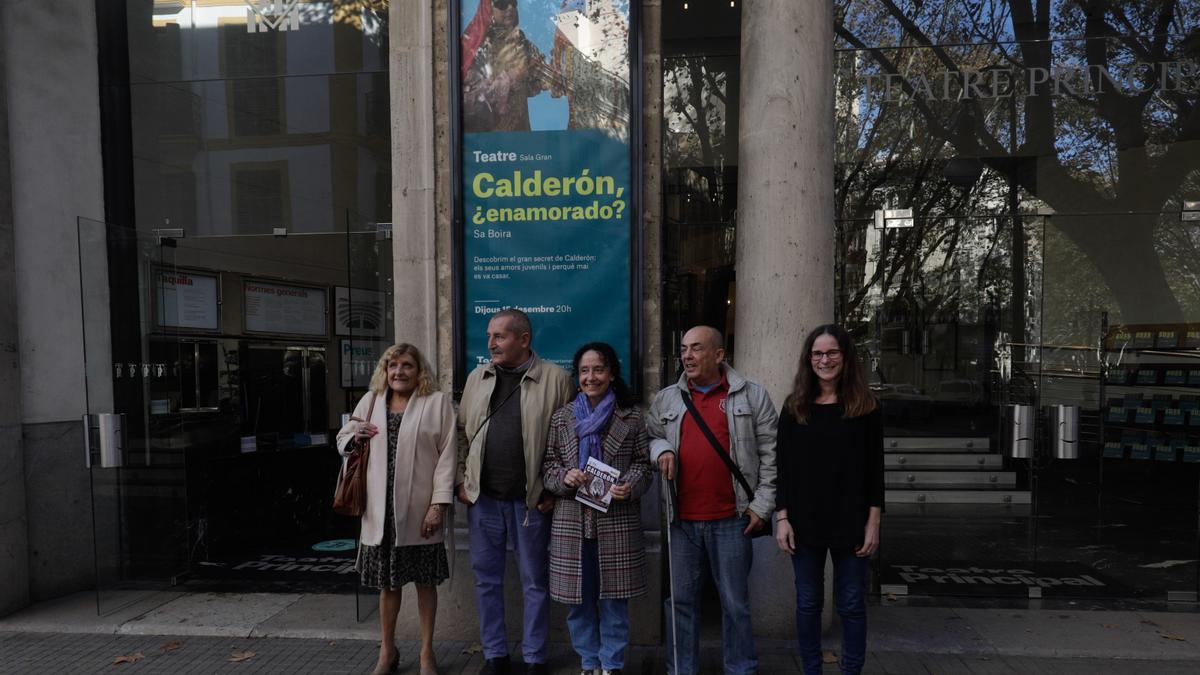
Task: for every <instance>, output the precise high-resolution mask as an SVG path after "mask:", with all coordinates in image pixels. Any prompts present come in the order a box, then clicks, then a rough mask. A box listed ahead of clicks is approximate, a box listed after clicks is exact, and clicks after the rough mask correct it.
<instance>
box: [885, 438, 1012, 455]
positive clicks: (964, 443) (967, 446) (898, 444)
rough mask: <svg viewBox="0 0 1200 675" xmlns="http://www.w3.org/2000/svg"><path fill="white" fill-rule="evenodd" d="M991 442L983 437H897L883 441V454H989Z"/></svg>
mask: <svg viewBox="0 0 1200 675" xmlns="http://www.w3.org/2000/svg"><path fill="white" fill-rule="evenodd" d="M991 449H992V442H991V439H989V438H987V437H986V436H983V437H956V438H950V437H945V438H943V437H916V436H913V437H899V436H893V437H889V438H884V439H883V451H884V452H943V453H944V452H991Z"/></svg>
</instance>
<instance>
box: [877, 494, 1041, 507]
mask: <svg viewBox="0 0 1200 675" xmlns="http://www.w3.org/2000/svg"><path fill="white" fill-rule="evenodd" d="M886 501H887V503H888V504H1001V505H1028V504H1031V503H1032V501H1033V500H1032V498H1031V495H1030V494H1029V492H1027V491H1025V490H888V492H887V497H886Z"/></svg>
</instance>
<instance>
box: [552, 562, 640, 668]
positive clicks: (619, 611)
mask: <svg viewBox="0 0 1200 675" xmlns="http://www.w3.org/2000/svg"><path fill="white" fill-rule="evenodd" d="M582 554H583V556H582V558H583V559H582V562H583V570H582V571H583V602H582V603H580V604H578V605H570V608H571V609H569V610H568V611H567V628H568V629H569V630H570V631H571V645H572V646H573V647H575V653H577V654H579V658H580V661H581V662H582V665H583V669H584V670H595V669H596V668H604V669H605V670H613V669H616V668H624V667H625V647H626V646H627V645H628V644H629V601H628V600H625V599H621V600H601V599H600V555H599V552H598V550H597V545H596V540H595V539H584V540H583V550H582Z"/></svg>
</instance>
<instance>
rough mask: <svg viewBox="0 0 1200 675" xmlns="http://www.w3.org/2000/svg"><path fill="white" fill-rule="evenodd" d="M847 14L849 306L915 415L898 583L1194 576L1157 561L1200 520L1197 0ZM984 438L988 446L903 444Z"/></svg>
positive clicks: (1131, 581)
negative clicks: (1021, 575) (984, 563)
mask: <svg viewBox="0 0 1200 675" xmlns="http://www.w3.org/2000/svg"><path fill="white" fill-rule="evenodd" d="M836 13H837V20H836V26H835V32H836V41H837V51H836V54H835V68H836V80H835V87H836V93H837V102H836V134H837V145H836V148H837V150H836V165H835V166H836V200H837V201H836V210H837V228H838V242H839V252H838V255H839V258H838V264H837V279H836V285H837V293H838V312H839V319H840V320H841V321H843V322H845V323H846V324H847V325H848V327H850V329H851V330H852V331H853V333H854V334H855V336H856V337H857V338H858V339H859V340H860V341H861V342H862V344H863V345H864V347H865V348H866V349H865V351H866V352H867V353H868V355H869V356H868V358H870V359H871V363H870V367H871V368H870V370H871V372H872V386H873V388H875V390H876V391H877V393H878V394H879V396H880V398H881V399H882V400H883V401H884V410H885V413H886V417H887V420H888V429H887V433H888V436H889V438H891V439H903V438H905V437H907V440H906V441H901V442H898V443H896V448H897V449H896V450H894V451H893V450H890V451H889V457H888V461H889V467H888V468H889V517H888V521H889V527H888V528H887V531H885V533H884V547H883V551H884V560H883V565H882V568H883V570H882V572H881V576H882V578H883V581H884V582H887V581H888V580H889V574H890V572H889V568H894V566H895V565H898V564H902V563H904V562H905V561H909V562H911V561H914V560H916V561H919V562H922V563H926V564H935V563H944V564H951V563H952V564H953V565H954V566H959V567H961V566H963V564H965V563H973V562H974V561H977V560H989V559H990V560H993V561H997V560H1000V561H1012V562H1021V563H1022V564H1026V565H1042V566H1045V565H1050V566H1051V567H1050V568H1046V569H1058V570H1060V571H1063V573H1064V574H1067V573H1068V572H1069V573H1071V574H1083V573H1088V574H1090V575H1091V576H1090V577H1089V578H1093V579H1100V581H1101V583H1100V584H1099V585H1096V586H1093V589H1092V590H1091V591H1089V593H1090V594H1092V595H1095V596H1104V595H1109V596H1130V595H1133V596H1138V597H1145V598H1153V599H1163V598H1164V597H1165V595H1166V593H1168V592H1170V591H1192V592H1194V591H1195V590H1197V566H1196V564H1195V563H1194V562H1190V563H1189V562H1182V563H1179V564H1166V565H1164V564H1162V562H1163V561H1164V560H1176V561H1187V560H1191V559H1194V558H1195V551H1196V550H1197V541H1198V533H1197V522H1196V512H1197V495H1198V487H1200V472H1198V471H1197V464H1196V463H1195V462H1194V461H1191V460H1189V457H1190V455H1188V451H1187V448H1189V447H1192V446H1193V445H1200V441H1197V438H1198V437H1197V429H1200V427H1195V428H1192V427H1190V426H1188V423H1187V422H1188V420H1189V419H1190V417H1189V413H1190V410H1189V409H1190V407H1191V406H1192V404H1193V402H1192V400H1191V397H1192V396H1193V392H1192V391H1191V390H1190V389H1189V388H1188V387H1189V386H1190V385H1188V384H1187V378H1188V376H1189V373H1190V370H1191V366H1190V364H1191V360H1192V358H1193V357H1194V356H1195V354H1196V353H1197V352H1196V351H1195V347H1197V346H1200V337H1197V338H1196V345H1194V346H1193V345H1190V344H1189V343H1188V342H1187V340H1188V338H1187V335H1189V334H1190V332H1191V331H1193V330H1194V329H1195V328H1196V327H1197V326H1198V325H1200V324H1198V322H1200V318H1197V301H1198V299H1200V298H1198V296H1200V286H1197V284H1196V283H1195V279H1196V278H1197V269H1196V265H1197V264H1198V263H1197V261H1200V256H1197V255H1196V252H1197V251H1196V245H1197V240H1198V238H1200V220H1192V218H1197V219H1200V216H1190V215H1188V214H1189V213H1191V212H1192V210H1193V209H1197V210H1200V204H1190V202H1195V201H1197V200H1200V145H1198V143H1200V138H1198V137H1197V135H1196V129H1195V128H1194V127H1195V110H1196V109H1197V108H1198V106H1200V55H1198V54H1197V52H1196V50H1195V46H1194V42H1195V31H1194V27H1195V26H1196V25H1198V24H1200V2H1195V1H1191V0H1185V1H1182V2H1174V3H1153V2H1142V3H1102V4H1101V3H1098V4H1095V5H1085V4H1079V3H1060V2H1030V1H1021V0H1012V1H1005V2H1000V1H997V2H983V3H965V2H955V1H952V0H946V1H943V2H896V3H894V2H889V1H884V0H878V1H876V0H851V1H842V2H838V3H836ZM1196 335H1198V336H1200V332H1198V333H1196ZM1197 370H1200V368H1197ZM1168 373H1170V375H1168ZM1018 404H1019V405H1027V406H1032V408H1031V411H1032V417H1030V418H1029V420H1030V421H1029V423H1028V424H1027V425H1022V424H1018V423H1015V422H1014V421H1013V420H1014V415H1015V416H1016V417H1017V418H1019V417H1020V414H1018V413H1013V412H1011V411H1010V409H1009V407H1010V406H1012V405H1018ZM1059 405H1065V406H1069V407H1072V408H1074V410H1075V411H1077V413H1078V415H1077V416H1074V417H1073V415H1074V413H1072V412H1070V411H1068V412H1067V413H1065V415H1066V417H1061V416H1062V415H1063V414H1064V413H1062V411H1061V410H1058V409H1051V406H1059ZM1167 411H1170V412H1167ZM1060 419H1067V420H1075V421H1077V424H1075V422H1074V421H1069V422H1061V421H1060ZM1064 429H1067V430H1068V436H1070V437H1071V438H1068V440H1067V441H1064V442H1058V443H1057V444H1056V440H1057V439H1059V436H1058V434H1059V433H1060V432H1062V430H1064ZM1071 431H1073V433H1070V432H1071ZM1026 439H1028V440H1026ZM1023 441H1024V442H1025V444H1026V446H1027V445H1028V443H1029V442H1032V446H1033V447H1034V448H1035V449H1034V450H1033V451H1032V453H1031V456H1028V457H1026V456H1024V454H1025V453H1024V451H1023V449H1022V448H1023V447H1025V446H1023V445H1022V442H1023ZM968 442H970V443H974V444H976V447H975V448H974V450H976V451H977V450H979V445H982V444H984V443H986V444H987V448H988V452H986V453H982V452H980V453H978V456H976V457H974V459H973V460H972V459H971V456H970V455H969V454H968V453H967V452H959V453H958V455H959V456H957V457H952V456H949V455H946V454H945V451H944V450H943V451H942V452H940V453H937V454H942V455H944V456H943V457H940V458H938V459H933V458H934V457H935V454H922V455H919V456H918V453H917V452H916V451H910V452H908V453H907V454H903V453H901V452H900V450H901V449H903V448H921V447H922V446H926V447H924V449H925V450H926V451H928V450H929V449H930V447H933V448H938V447H940V448H943V449H946V448H952V449H954V450H956V451H966V450H969V449H970V448H967V447H966V443H968ZM1014 449H1015V452H1014ZM939 462H940V463H941V464H940V465H939ZM964 462H965V463H966V465H969V466H971V468H972V471H970V472H967V471H963V472H961V473H958V474H957V475H955V474H954V473H953V472H952V471H951V468H952V466H951V465H955V466H960V467H961V466H962V465H963V463H964ZM921 465H924V467H923V468H922V466H921ZM893 502H894V503H895V506H893ZM939 542H940V543H939ZM1189 552H1190V553H1189ZM1054 565H1074V566H1076V567H1075V568H1074V570H1073V571H1072V570H1070V569H1068V568H1066V567H1059V568H1054V567H1053V566H1054ZM1064 570H1065V571H1064ZM1055 573H1057V572H1055ZM966 586H970V584H966V585H960V587H959V588H955V589H951V591H952V592H979V589H975V588H970V589H968V588H966ZM925 588H926V589H928V587H925ZM938 590H941V591H942V592H945V591H946V590H947V589H946V588H945V587H944V586H943V588H941V589H938ZM1019 590H1023V589H1019ZM986 591H987V592H988V593H992V594H1003V592H1002V589H1001V590H998V589H996V588H991V589H986ZM1048 592H1049V591H1048Z"/></svg>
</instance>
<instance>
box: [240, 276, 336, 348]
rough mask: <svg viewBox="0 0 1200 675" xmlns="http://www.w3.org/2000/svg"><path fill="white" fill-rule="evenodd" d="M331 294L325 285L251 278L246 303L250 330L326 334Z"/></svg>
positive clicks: (245, 294)
mask: <svg viewBox="0 0 1200 675" xmlns="http://www.w3.org/2000/svg"><path fill="white" fill-rule="evenodd" d="M327 295H328V293H327V292H326V290H325V289H324V288H319V287H315V286H290V285H286V284H278V283H274V282H270V281H253V280H248V281H246V282H245V285H244V302H243V307H244V308H245V309H244V312H245V316H246V331H247V332H254V333H287V334H290V335H325V334H326V332H327V331H326V320H325V306H326V302H327Z"/></svg>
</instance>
